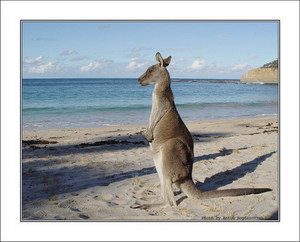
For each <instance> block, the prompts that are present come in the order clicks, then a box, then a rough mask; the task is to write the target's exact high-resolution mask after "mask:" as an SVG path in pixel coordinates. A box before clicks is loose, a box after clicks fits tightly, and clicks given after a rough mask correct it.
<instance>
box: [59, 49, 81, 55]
mask: <svg viewBox="0 0 300 242" xmlns="http://www.w3.org/2000/svg"><path fill="white" fill-rule="evenodd" d="M74 54H77V51H76V50H65V51H63V52H61V53H60V55H74Z"/></svg>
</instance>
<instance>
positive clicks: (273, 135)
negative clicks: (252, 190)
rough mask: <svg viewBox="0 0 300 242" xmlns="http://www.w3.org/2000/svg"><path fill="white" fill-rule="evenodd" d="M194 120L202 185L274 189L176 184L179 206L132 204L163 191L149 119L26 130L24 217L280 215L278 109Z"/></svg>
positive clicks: (235, 217)
mask: <svg viewBox="0 0 300 242" xmlns="http://www.w3.org/2000/svg"><path fill="white" fill-rule="evenodd" d="M186 125H187V127H188V128H189V130H190V132H191V133H192V136H193V139H194V153H195V159H194V169H193V179H194V182H195V183H196V185H197V187H198V188H200V189H201V190H204V191H208V190H216V189H227V188H239V187H269V188H271V189H272V191H271V192H266V193H263V194H256V195H248V196H239V197H226V198H216V199H211V200H203V201H198V200H194V199H190V198H187V197H186V196H185V194H182V193H180V192H178V191H177V190H175V191H176V192H177V195H176V200H177V201H178V202H179V205H178V206H177V207H175V208H171V207H167V208H163V209H162V208H157V209H149V210H140V209H131V208H130V206H131V205H134V204H139V203H142V202H145V201H149V202H150V203H151V202H153V201H155V199H157V198H156V196H158V195H159V194H160V185H159V179H158V176H157V173H156V170H155V167H154V163H153V161H152V154H151V152H150V149H149V145H148V142H147V141H146V140H145V139H144V137H143V135H142V133H143V132H144V131H145V130H146V125H127V126H113V127H98V128H76V129H72V128H71V129H60V130H59V129H56V130H52V129H51V130H23V132H22V139H23V140H25V141H26V142H23V145H22V146H23V147H22V148H23V150H22V184H23V185H22V199H23V201H22V220H23V221H31V220H47V221H48V220H71V221H72V220H75V221H78V220H87V221H90V220H92V221H110V220H114V221H116V220H117V221H126V220H127V221H128V220H143V221H147V220H158V221H162V220H180V221H184V220H197V221H198V220H199V221H207V220H218V218H221V220H226V221H228V220H231V221H232V220H238V221H240V220H243V221H245V220H246V221H247V220H249V221H253V220H265V219H275V220H276V218H278V215H277V213H278V207H279V206H278V199H279V195H278V174H277V172H278V160H277V159H278V116H271V117H261V118H252V119H249V118H244V119H226V120H210V121H194V122H186ZM276 216H277V217H276Z"/></svg>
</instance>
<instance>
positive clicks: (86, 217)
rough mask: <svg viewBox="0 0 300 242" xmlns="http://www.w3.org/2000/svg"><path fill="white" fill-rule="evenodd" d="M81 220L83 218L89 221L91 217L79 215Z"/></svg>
mask: <svg viewBox="0 0 300 242" xmlns="http://www.w3.org/2000/svg"><path fill="white" fill-rule="evenodd" d="M79 218H82V219H89V218H90V217H89V216H87V215H85V214H79Z"/></svg>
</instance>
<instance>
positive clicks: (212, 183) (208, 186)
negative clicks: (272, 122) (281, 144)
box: [196, 151, 276, 191]
mask: <svg viewBox="0 0 300 242" xmlns="http://www.w3.org/2000/svg"><path fill="white" fill-rule="evenodd" d="M274 153H276V152H275V151H272V152H270V153H268V154H265V155H262V156H259V157H257V158H255V159H254V160H251V161H249V162H246V163H243V164H242V165H240V166H238V167H236V168H233V169H231V170H227V171H223V172H219V173H217V174H215V175H213V176H211V177H209V178H206V179H205V180H204V182H203V183H201V182H196V186H197V187H198V188H199V189H200V190H203V191H212V190H216V189H218V188H220V187H223V186H226V185H228V184H231V183H232V182H234V181H236V180H238V179H240V178H242V177H244V176H245V175H246V174H248V173H252V172H254V171H255V170H256V168H257V167H258V166H259V165H260V164H261V163H262V162H264V161H265V160H266V159H267V158H269V157H271V156H272V155H273V154H274Z"/></svg>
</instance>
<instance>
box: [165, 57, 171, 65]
mask: <svg viewBox="0 0 300 242" xmlns="http://www.w3.org/2000/svg"><path fill="white" fill-rule="evenodd" d="M171 59H172V56H169V57H168V58H166V59H164V66H168V65H170V63H171Z"/></svg>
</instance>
